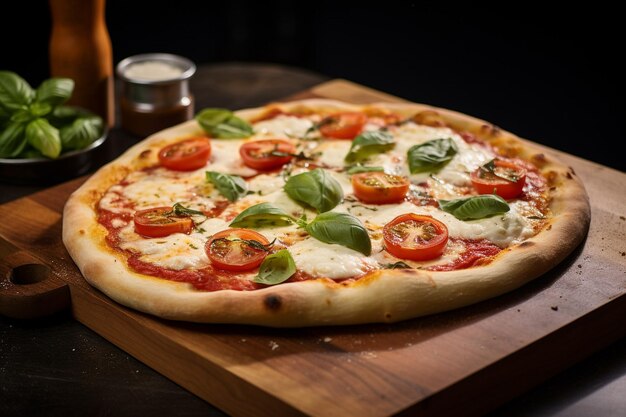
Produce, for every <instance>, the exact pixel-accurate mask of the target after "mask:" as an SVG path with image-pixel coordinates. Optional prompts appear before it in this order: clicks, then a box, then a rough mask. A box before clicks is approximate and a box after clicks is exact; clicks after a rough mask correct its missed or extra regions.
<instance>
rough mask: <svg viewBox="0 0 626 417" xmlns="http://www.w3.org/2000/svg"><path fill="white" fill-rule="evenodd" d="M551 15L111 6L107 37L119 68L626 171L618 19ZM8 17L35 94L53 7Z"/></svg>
mask: <svg viewBox="0 0 626 417" xmlns="http://www.w3.org/2000/svg"><path fill="white" fill-rule="evenodd" d="M544 3H545V4H543V5H537V4H535V5H531V4H528V3H526V2H524V3H516V4H512V3H511V2H505V3H502V4H501V5H499V6H496V7H487V6H480V7H479V6H476V5H464V6H458V5H449V4H441V3H440V2H409V1H405V2H403V1H396V0H387V1H384V2H380V1H379V2H376V3H372V4H366V3H365V2H360V3H356V2H331V1H320V0H315V1H309V2H298V1H293V0H292V1H274V2H269V1H264V2H261V1H259V2H252V1H250V2H247V1H230V2H192V1H188V0H176V1H169V2H167V4H158V2H154V1H151V2H148V1H143V0H140V1H132V2H130V1H122V0H109V1H108V2H107V24H108V28H109V32H110V35H111V40H112V44H113V50H114V62H115V63H117V62H119V61H120V60H121V59H123V58H125V57H127V56H129V55H133V54H137V53H146V52H170V53H175V54H180V55H183V56H186V57H188V58H190V59H192V60H194V61H195V62H196V63H198V64H202V63H214V62H222V61H244V62H247V61H250V62H273V63H279V64H284V65H290V66H296V67H301V68H305V69H309V70H312V71H316V72H319V73H322V74H325V75H328V76H330V77H342V78H346V79H350V80H352V81H355V82H358V83H361V84H365V85H367V86H370V87H373V88H376V89H379V90H383V91H385V92H388V93H391V94H394V95H398V96H401V97H404V98H407V99H409V100H412V101H417V102H422V103H428V104H433V105H437V106H442V107H447V108H450V109H454V110H458V111H461V112H464V113H468V114H471V115H473V116H477V117H480V118H483V119H486V120H489V121H491V122H493V123H495V124H497V125H499V126H501V127H503V128H505V129H507V130H510V131H512V132H514V133H517V134H519V135H520V136H523V137H526V138H528V139H531V140H534V141H536V142H540V143H543V144H546V145H548V146H552V147H555V148H558V149H561V150H564V151H566V152H569V153H572V154H575V155H578V156H581V157H584V158H586V159H591V160H593V161H596V162H599V163H601V164H604V165H609V166H612V167H614V168H617V169H620V170H622V171H626V162H625V158H624V156H623V153H622V152H621V149H622V148H623V147H624V146H623V145H624V142H625V136H626V135H625V134H624V121H625V120H624V119H625V118H624V115H626V112H625V107H626V106H625V103H624V99H625V97H626V96H625V94H624V82H623V79H622V76H623V74H624V65H623V64H620V63H618V61H622V55H623V54H624V50H625V49H626V48H625V45H624V41H623V39H624V36H623V33H622V29H623V26H624V22H623V21H622V19H621V18H620V13H618V12H617V11H616V10H612V9H608V8H605V7H603V6H602V5H601V4H599V3H594V4H588V5H586V6H580V7H578V6H571V5H568V7H567V8H563V9H547V8H546V4H547V2H544ZM592 6H593V7H592ZM7 7H8V9H7ZM3 8H4V11H3V13H2V15H3V18H2V19H1V20H2V24H1V25H0V39H1V40H2V41H1V42H2V46H1V51H2V52H1V53H0V69H8V70H12V71H15V72H17V73H19V74H20V75H22V76H23V77H24V78H26V79H27V80H28V81H29V82H30V83H31V84H33V85H35V86H36V85H37V84H38V83H39V82H41V81H42V80H43V79H45V78H47V77H48V60H47V48H48V45H47V42H48V36H49V33H50V27H51V23H50V15H49V10H48V5H47V2H46V1H43V0H39V1H36V2H27V1H21V2H11V3H10V4H7V5H4V6H3ZM215 105H219V103H215Z"/></svg>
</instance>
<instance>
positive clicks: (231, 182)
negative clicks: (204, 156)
mask: <svg viewBox="0 0 626 417" xmlns="http://www.w3.org/2000/svg"><path fill="white" fill-rule="evenodd" d="M206 179H207V180H208V181H209V182H211V183H213V185H214V186H215V188H217V191H219V193H220V194H221V195H223V196H224V197H226V199H227V200H228V201H230V202H231V203H232V202H233V201H237V200H239V198H241V197H243V196H244V195H246V194H247V192H248V186H247V185H246V182H245V181H244V180H243V178H241V177H239V176H237V175H228V174H222V173H221V172H214V171H207V172H206Z"/></svg>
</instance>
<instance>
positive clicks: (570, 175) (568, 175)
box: [565, 172, 574, 180]
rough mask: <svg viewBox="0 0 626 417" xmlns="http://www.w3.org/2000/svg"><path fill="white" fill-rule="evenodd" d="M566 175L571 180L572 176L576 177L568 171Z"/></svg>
mask: <svg viewBox="0 0 626 417" xmlns="http://www.w3.org/2000/svg"><path fill="white" fill-rule="evenodd" d="M565 176H566V177H567V179H569V180H571V179H572V178H574V177H572V174H570V173H569V172H568V173H567V174H565Z"/></svg>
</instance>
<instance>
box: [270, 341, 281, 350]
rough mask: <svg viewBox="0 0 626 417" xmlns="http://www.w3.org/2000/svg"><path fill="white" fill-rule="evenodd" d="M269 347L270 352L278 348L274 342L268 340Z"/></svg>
mask: <svg viewBox="0 0 626 417" xmlns="http://www.w3.org/2000/svg"><path fill="white" fill-rule="evenodd" d="M269 345H270V349H272V350H276V349H278V348H279V347H280V346H278V343H276V342H274V341H273V340H270V342H269Z"/></svg>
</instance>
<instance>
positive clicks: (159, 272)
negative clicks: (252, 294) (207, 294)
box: [128, 254, 264, 291]
mask: <svg viewBox="0 0 626 417" xmlns="http://www.w3.org/2000/svg"><path fill="white" fill-rule="evenodd" d="M139 257H140V255H139V254H132V255H130V257H129V258H128V266H130V267H131V268H132V269H133V270H134V271H136V272H139V273H140V274H144V275H150V276H153V277H157V278H163V279H167V280H170V281H176V282H188V283H189V284H191V285H193V286H194V287H195V288H196V289H198V290H200V291H218V290H237V291H249V290H256V289H259V288H262V287H264V285H261V284H257V283H254V282H252V281H250V280H249V279H247V278H246V277H245V276H244V275H243V274H237V273H233V272H228V271H224V270H221V269H217V268H214V267H212V266H210V265H209V266H207V267H204V268H200V269H182V270H175V269H168V268H163V267H161V266H158V265H154V264H151V263H147V262H143V261H141V260H140V259H139Z"/></svg>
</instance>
